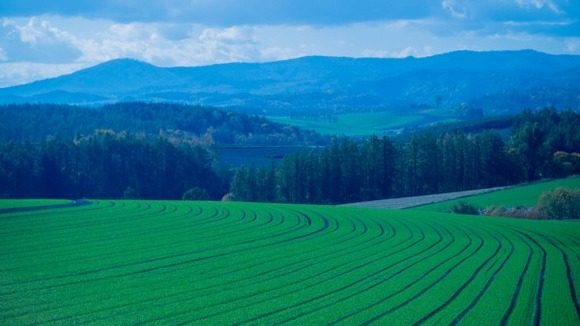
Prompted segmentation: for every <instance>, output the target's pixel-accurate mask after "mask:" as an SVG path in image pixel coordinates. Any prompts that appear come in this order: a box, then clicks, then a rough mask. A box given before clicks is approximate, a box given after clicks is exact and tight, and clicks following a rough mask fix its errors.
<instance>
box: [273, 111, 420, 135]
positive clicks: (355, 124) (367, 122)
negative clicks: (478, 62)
mask: <svg viewBox="0 0 580 326" xmlns="http://www.w3.org/2000/svg"><path fill="white" fill-rule="evenodd" d="M335 118H336V121H327V120H321V119H294V118H290V117H281V116H268V119H270V120H272V121H275V122H279V123H284V124H289V125H293V126H297V127H300V128H303V129H311V130H315V131H317V132H319V133H321V134H329V135H346V136H360V135H372V134H381V133H383V132H385V131H387V130H390V129H400V128H404V127H409V126H415V125H417V124H419V123H421V121H423V120H424V119H425V116H420V115H400V114H397V113H393V112H385V111H383V112H367V113H347V114H338V115H336V116H335Z"/></svg>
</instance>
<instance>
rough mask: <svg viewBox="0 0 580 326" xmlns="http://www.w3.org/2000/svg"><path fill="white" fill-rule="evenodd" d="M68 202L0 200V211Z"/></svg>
mask: <svg viewBox="0 0 580 326" xmlns="http://www.w3.org/2000/svg"><path fill="white" fill-rule="evenodd" d="M68 202H70V201H69V200H64V199H44V200H40V199H21V200H0V209H6V208H17V207H31V206H45V205H58V204H66V203H68Z"/></svg>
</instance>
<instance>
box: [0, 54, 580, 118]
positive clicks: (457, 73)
mask: <svg viewBox="0 0 580 326" xmlns="http://www.w3.org/2000/svg"><path fill="white" fill-rule="evenodd" d="M578 85H580V56H566V55H548V54H544V53H539V52H534V51H514V52H468V51H460V52H452V53H448V54H442V55H436V56H432V57H427V58H419V59H417V58H413V57H409V58H404V59H375V58H373V59H371V58H361V59H354V58H343V57H303V58H299V59H292V60H286V61H279V62H270V63H232V64H219V65H212V66H203V67H179V68H161V67H155V66H153V65H150V64H147V63H144V62H139V61H135V60H129V59H119V60H113V61H109V62H105V63H103V64H100V65H97V66H94V67H91V68H88V69H84V70H80V71H77V72H75V73H72V74H70V75H65V76H60V77H57V78H52V79H47V80H41V81H37V82H33V83H30V84H25V85H20V86H13V87H7V88H3V89H0V103H14V102H57V103H84V104H95V103H111V102H117V101H172V102H184V103H190V104H201V105H213V106H229V107H237V108H240V109H248V108H251V109H252V110H253V111H254V112H262V113H264V112H266V113H267V114H269V115H288V114H308V115H315V116H316V115H321V114H323V115H324V114H335V113H344V112H353V111H357V110H369V109H378V110H385V109H388V110H391V111H397V112H398V111H404V112H405V113H407V114H408V113H410V112H409V110H411V111H416V112H422V111H425V110H438V109H443V108H446V109H449V108H453V109H458V108H463V109H466V108H467V109H469V108H471V107H476V108H477V109H483V110H484V113H485V114H486V115H493V114H506V113H515V112H519V111H521V110H522V109H524V108H536V107H544V106H556V107H558V108H571V109H574V110H577V109H580V99H579V98H578V96H577V94H578V93H580V86H578Z"/></svg>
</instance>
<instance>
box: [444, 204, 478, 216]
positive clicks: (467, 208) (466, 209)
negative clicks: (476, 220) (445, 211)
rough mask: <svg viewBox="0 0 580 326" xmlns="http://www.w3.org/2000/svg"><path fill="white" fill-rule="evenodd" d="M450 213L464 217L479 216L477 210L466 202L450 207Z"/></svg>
mask: <svg viewBox="0 0 580 326" xmlns="http://www.w3.org/2000/svg"><path fill="white" fill-rule="evenodd" d="M451 213H455V214H465V215H479V208H477V207H476V206H474V205H473V204H471V203H468V202H466V201H460V202H458V203H456V204H454V205H453V206H452V207H451Z"/></svg>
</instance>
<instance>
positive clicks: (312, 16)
mask: <svg viewBox="0 0 580 326" xmlns="http://www.w3.org/2000/svg"><path fill="white" fill-rule="evenodd" d="M0 12H1V14H2V15H5V17H4V18H0V74H1V75H2V76H0V83H4V85H6V84H8V83H10V82H9V80H10V78H13V80H14V83H19V82H22V81H30V80H32V79H35V78H41V77H49V76H53V75H54V74H56V73H59V72H62V71H66V72H70V71H69V70H68V69H70V67H72V66H73V65H74V66H75V67H87V66H90V65H94V64H97V63H100V62H103V61H106V60H110V59H115V58H122V57H129V58H135V59H138V60H143V61H147V62H150V63H153V64H155V65H159V66H195V65H206V64H215V63H225V62H240V61H242V62H248V61H251V62H261V61H274V60H282V59H289V58H295V57H299V56H305V55H330V56H352V57H360V56H372V57H405V56H409V55H412V56H416V57H422V56H427V55H433V54H437V53H442V52H448V51H454V50H459V49H471V50H505V49H525V48H532V49H536V50H539V51H545V52H550V53H580V45H579V44H580V37H579V36H578V32H577V31H578V30H580V4H578V1H572V0H484V1H471V0H438V1H433V0H408V1H376V0H345V1H338V2H337V1H335V0H314V1H313V0H278V1H263V0H158V1H155V0H100V1H94V0H76V1H70V0H51V1H38V0H18V1H4V2H2V3H0ZM19 63H22V65H20V64H19ZM27 63H28V64H29V66H28V67H35V68H27V67H26V66H25V64H27ZM57 65H60V66H61V67H62V68H56V66H57ZM26 76H29V79H28V80H26ZM2 78H3V79H2ZM2 80H4V81H2Z"/></svg>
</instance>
